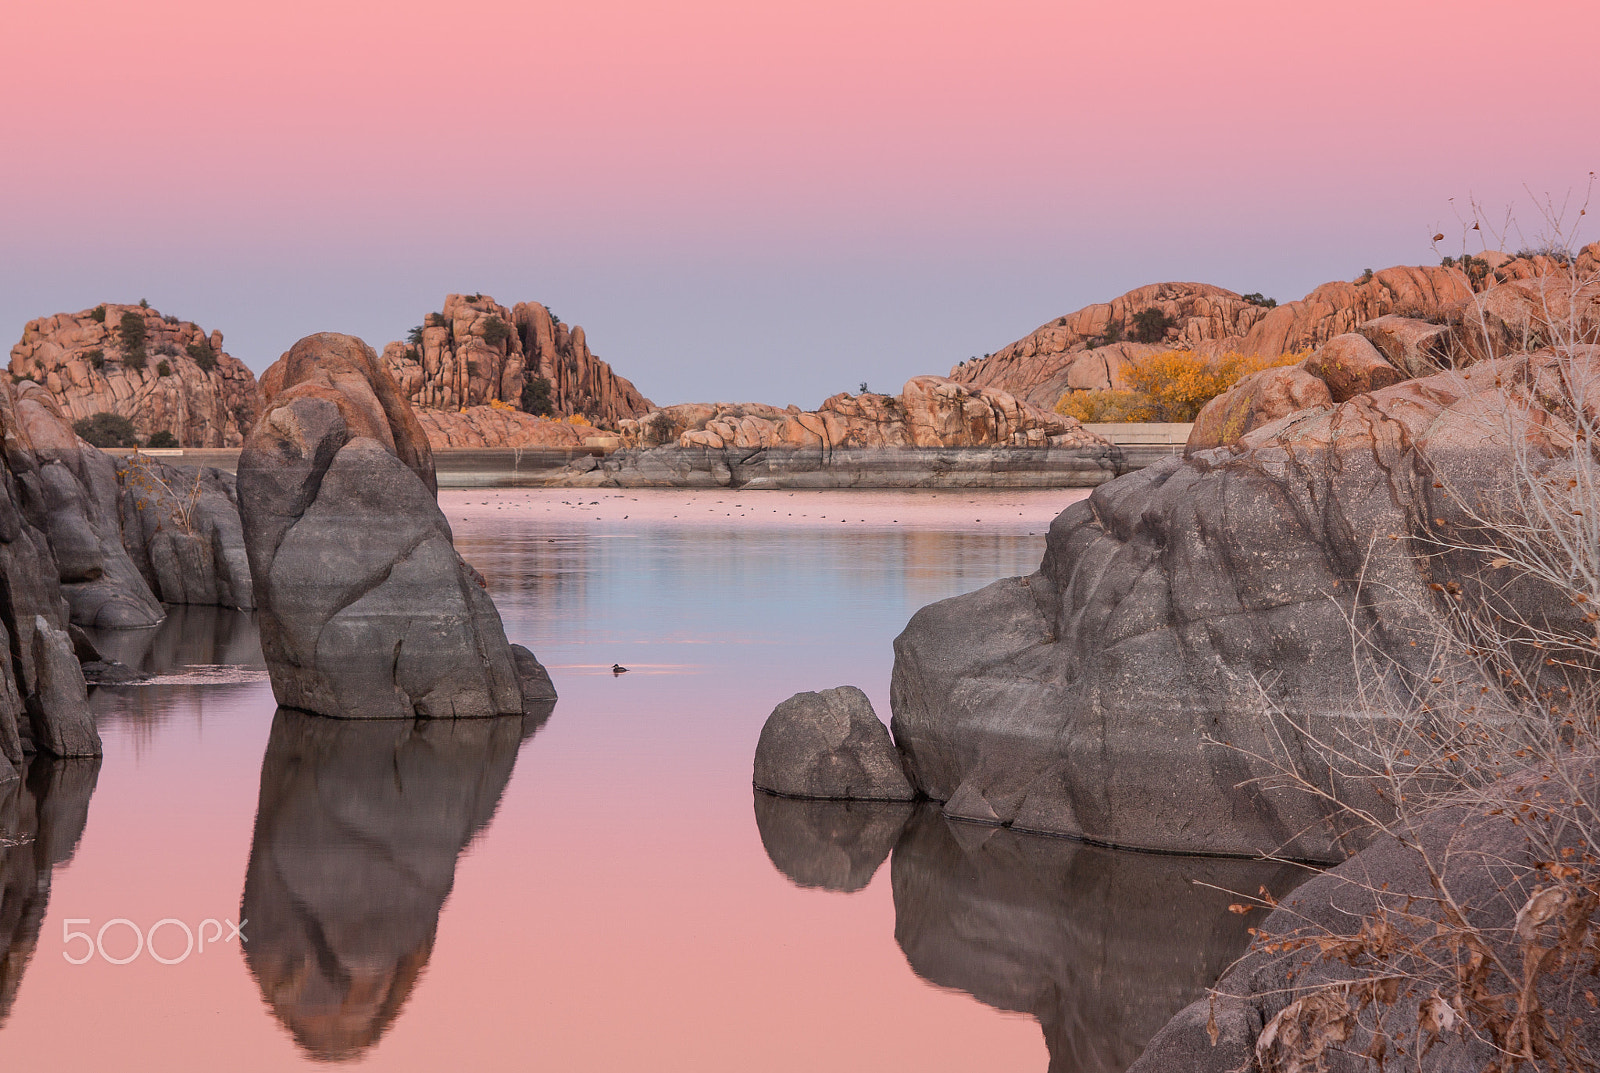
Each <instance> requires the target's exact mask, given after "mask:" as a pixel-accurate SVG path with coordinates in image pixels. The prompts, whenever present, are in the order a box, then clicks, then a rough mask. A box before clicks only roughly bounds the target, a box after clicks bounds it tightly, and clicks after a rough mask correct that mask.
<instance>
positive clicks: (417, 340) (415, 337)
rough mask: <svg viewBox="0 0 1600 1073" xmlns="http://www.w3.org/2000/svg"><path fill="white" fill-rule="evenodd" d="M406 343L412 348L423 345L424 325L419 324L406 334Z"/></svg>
mask: <svg viewBox="0 0 1600 1073" xmlns="http://www.w3.org/2000/svg"><path fill="white" fill-rule="evenodd" d="M406 342H408V343H410V344H411V345H412V346H421V345H422V325H420V324H419V325H417V326H416V327H415V328H412V329H411V330H410V331H409V332H407V333H406Z"/></svg>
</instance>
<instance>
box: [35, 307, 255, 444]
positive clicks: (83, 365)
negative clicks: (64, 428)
mask: <svg viewBox="0 0 1600 1073" xmlns="http://www.w3.org/2000/svg"><path fill="white" fill-rule="evenodd" d="M11 374H12V376H13V377H15V378H18V379H28V380H33V381H36V382H37V383H39V384H40V385H41V386H43V387H44V388H45V389H46V390H47V391H49V392H50V394H51V396H53V397H54V398H55V400H56V402H57V404H58V405H59V406H60V407H61V411H62V412H63V413H64V414H65V415H66V416H67V418H68V420H69V421H77V420H79V419H81V418H85V417H88V416H90V415H91V414H95V413H100V412H106V413H115V414H121V415H122V416H123V417H126V418H128V420H130V421H132V422H133V427H134V429H135V430H136V431H137V432H138V433H139V435H140V436H142V437H145V438H149V437H150V436H151V435H152V434H154V433H157V432H170V433H171V434H172V435H173V436H174V437H176V438H177V441H178V443H179V444H181V445H182V446H185V447H237V446H239V445H240V444H241V443H243V442H244V436H245V433H247V432H249V431H250V428H251V426H252V425H254V424H255V419H256V415H257V414H258V413H260V406H259V403H258V401H257V398H256V380H255V376H254V375H253V374H252V373H251V372H250V370H249V369H248V368H246V367H245V364H244V363H243V362H242V361H240V360H239V359H237V358H235V357H233V356H232V355H230V354H227V353H225V352H224V351H223V349H222V333H221V332H218V331H213V332H211V333H210V334H209V335H208V334H206V333H205V332H204V331H202V330H201V329H200V328H199V327H198V326H196V325H195V324H193V323H191V322H190V321H186V320H179V319H177V318H176V317H164V316H162V315H161V314H160V313H159V312H157V311H156V310H154V309H150V308H147V307H145V306H137V305H113V304H109V303H108V304H106V305H100V306H96V307H94V308H93V309H85V310H83V311H82V312H79V313H58V314H56V315H55V316H51V317H40V318H39V319H37V320H31V321H29V322H28V324H27V326H26V327H24V328H23V330H22V341H21V342H19V343H18V344H17V345H16V346H14V347H12V348H11Z"/></svg>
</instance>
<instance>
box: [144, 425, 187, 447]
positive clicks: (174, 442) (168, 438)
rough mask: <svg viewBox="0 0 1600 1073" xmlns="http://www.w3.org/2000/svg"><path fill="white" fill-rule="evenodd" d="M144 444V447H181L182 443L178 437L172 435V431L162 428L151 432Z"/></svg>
mask: <svg viewBox="0 0 1600 1073" xmlns="http://www.w3.org/2000/svg"><path fill="white" fill-rule="evenodd" d="M145 446H146V447H181V446H182V444H180V443H179V442H178V437H176V436H174V435H173V434H172V433H170V432H168V431H167V430H166V429H162V430H161V431H160V432H152V433H151V434H150V439H149V440H148V441H147V442H146V443H145Z"/></svg>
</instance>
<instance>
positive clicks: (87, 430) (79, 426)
mask: <svg viewBox="0 0 1600 1073" xmlns="http://www.w3.org/2000/svg"><path fill="white" fill-rule="evenodd" d="M72 431H74V432H76V433H77V434H78V435H79V436H81V437H82V438H83V439H84V440H85V441H87V442H88V443H90V444H92V445H93V446H95V447H137V446H139V437H138V436H137V435H136V434H135V433H134V431H133V422H132V421H129V420H128V419H127V418H126V417H123V416H122V415H121V414H114V413H110V412H108V411H106V410H101V411H100V412H99V413H97V414H90V415H89V416H88V417H85V418H83V419H82V420H80V421H74V422H73V423H72Z"/></svg>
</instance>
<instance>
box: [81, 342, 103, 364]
mask: <svg viewBox="0 0 1600 1073" xmlns="http://www.w3.org/2000/svg"><path fill="white" fill-rule="evenodd" d="M83 356H84V357H85V358H87V359H88V360H89V364H90V365H93V366H94V367H95V368H96V369H104V368H105V367H106V352H105V351H104V350H101V349H100V348H99V347H95V348H94V349H93V350H85V351H84V352H83Z"/></svg>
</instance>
